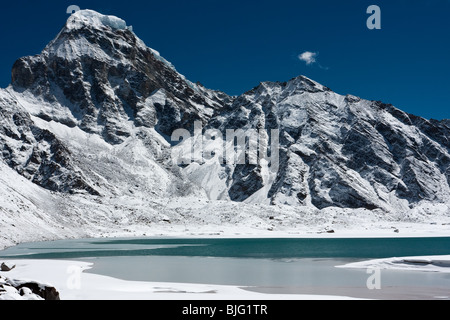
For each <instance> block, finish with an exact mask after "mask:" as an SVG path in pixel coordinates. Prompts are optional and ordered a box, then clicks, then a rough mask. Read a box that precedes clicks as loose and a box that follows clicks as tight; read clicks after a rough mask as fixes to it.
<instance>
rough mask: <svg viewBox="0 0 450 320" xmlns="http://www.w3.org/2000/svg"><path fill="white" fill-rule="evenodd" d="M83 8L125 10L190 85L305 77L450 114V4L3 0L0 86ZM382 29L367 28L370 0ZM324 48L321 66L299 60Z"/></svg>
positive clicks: (423, 112) (416, 109)
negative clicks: (19, 60)
mask: <svg viewBox="0 0 450 320" xmlns="http://www.w3.org/2000/svg"><path fill="white" fill-rule="evenodd" d="M72 4H75V5H78V6H80V7H81V8H82V9H93V10H96V11H99V12H101V13H104V14H112V15H116V16H119V17H121V18H123V19H124V20H126V21H127V24H128V25H133V27H134V31H135V33H136V34H137V35H138V36H139V37H140V38H141V39H142V40H144V41H145V43H146V44H147V45H148V46H150V47H152V48H154V49H155V50H158V51H159V52H160V53H161V55H162V56H163V57H165V58H166V59H167V60H169V61H171V62H172V63H173V64H174V65H175V67H176V68H177V70H178V71H179V72H181V73H182V74H184V75H185V76H186V77H187V78H188V79H189V80H191V81H194V82H196V81H200V82H201V83H203V84H204V85H205V86H206V87H208V88H212V89H219V90H222V91H225V92H226V93H228V94H233V95H238V94H241V93H243V92H245V91H247V90H250V89H251V88H253V87H254V86H256V85H258V83H259V82H261V81H287V80H289V79H291V78H293V77H295V76H298V75H300V74H302V75H305V76H307V77H309V78H312V79H314V80H316V81H318V82H320V83H321V84H323V85H325V86H328V87H329V88H331V89H332V90H334V91H336V92H338V93H340V94H348V93H350V94H354V95H357V96H360V97H362V98H366V99H372V100H381V101H383V102H386V103H392V104H394V105H395V106H396V107H398V108H400V109H402V110H404V111H406V112H410V113H413V114H416V115H420V116H423V117H425V118H435V119H443V118H450V60H449V58H450V0H429V1H417V0H390V1H385V0H370V1H366V0H346V1H335V0H334V1H332V0H315V1H302V0H296V1H287V0H278V1H274V0H271V1H266V0H257V1H253V0H251V1H250V0H240V1H237V0H227V1H223V0H221V1H219V0H190V1H186V0H168V1H152V0H147V1H142V0H140V1H134V0H128V1H116V0H108V1H106V0H105V1H103V0H100V1H95V0H94V1H80V0H72V1H64V0H63V1H62V0H58V1H45V2H37V1H24V0H16V1H9V2H4V3H2V9H1V12H0V21H1V30H2V48H1V50H0V86H1V87H6V86H7V85H8V84H9V82H10V73H11V66H12V65H13V63H14V61H15V60H16V59H17V58H19V57H21V56H25V55H34V54H37V53H39V52H41V50H42V49H43V48H44V47H45V45H46V44H47V43H48V42H49V41H50V40H52V39H53V38H54V37H55V36H56V34H57V33H58V32H59V30H60V29H61V28H62V26H63V25H64V23H65V21H66V20H67V18H68V15H67V14H66V8H67V7H68V6H69V5H72ZM372 4H375V5H378V6H379V7H380V8H381V19H382V22H381V23H382V29H381V30H369V29H368V28H367V27H366V21H367V19H368V17H369V15H368V14H367V13H366V10H367V7H368V6H369V5H372ZM305 51H310V52H315V53H317V56H316V60H317V62H316V63H313V64H310V65H307V64H306V63H305V62H303V61H300V60H299V59H298V55H299V54H301V53H302V52H305Z"/></svg>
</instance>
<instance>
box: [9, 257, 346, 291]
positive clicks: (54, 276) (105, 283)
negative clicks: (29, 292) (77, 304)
mask: <svg viewBox="0 0 450 320" xmlns="http://www.w3.org/2000/svg"><path fill="white" fill-rule="evenodd" d="M6 262H7V263H9V264H15V265H16V267H15V268H14V270H12V271H10V272H7V273H3V272H0V275H1V276H5V277H6V276H7V277H9V278H14V279H21V280H25V281H28V280H30V281H31V280H32V281H36V282H39V283H42V284H45V285H48V286H53V287H55V288H57V290H58V291H59V293H60V297H61V300H317V299H319V300H349V299H354V298H350V297H343V296H332V295H305V294H301V295H300V294H264V293H257V292H252V291H249V290H245V288H240V287H238V286H225V285H210V284H189V283H162V282H143V281H125V280H120V279H116V278H112V277H107V276H103V275H97V274H92V273H84V272H83V271H85V270H88V269H90V268H91V267H92V263H89V262H80V261H67V260H65V261H62V260H8V261H6ZM1 299H2V296H1V295H0V300H1ZM3 299H21V297H20V296H18V295H17V294H16V295H14V294H5V295H4V296H3Z"/></svg>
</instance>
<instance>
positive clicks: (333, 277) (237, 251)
mask: <svg viewBox="0 0 450 320" xmlns="http://www.w3.org/2000/svg"><path fill="white" fill-rule="evenodd" d="M424 255H450V238H441V237H440V238H358V239H353V238H352V239H340V238H327V239H322V238H320V239H316V238H313V239H303V238H284V239H271V238H262V239H218V238H213V239H191V238H187V239H181V238H123V239H122V238H120V239H119V238H118V239H83V240H61V241H51V242H40V243H25V244H21V245H18V246H16V247H12V248H9V249H6V250H4V251H0V259H55V260H62V259H64V260H66V259H67V260H80V261H86V262H92V263H93V264H94V265H93V267H92V269H90V270H88V271H86V272H90V273H96V274H101V275H107V276H111V277H115V278H119V279H124V280H133V281H153V282H177V283H201V284H218V285H235V286H240V287H248V289H249V290H254V291H259V292H270V293H317V294H335V295H350V296H358V297H367V298H393V299H394V298H408V299H409V298H411V299H450V274H446V273H435V272H419V271H403V270H402V271H400V270H382V273H381V284H382V289H383V290H377V291H373V290H372V291H371V290H368V289H367V286H366V282H367V279H368V277H369V276H370V274H368V273H367V272H366V270H362V269H345V268H336V266H338V265H344V264H347V263H351V262H356V261H362V260H368V259H377V258H389V257H404V256H424Z"/></svg>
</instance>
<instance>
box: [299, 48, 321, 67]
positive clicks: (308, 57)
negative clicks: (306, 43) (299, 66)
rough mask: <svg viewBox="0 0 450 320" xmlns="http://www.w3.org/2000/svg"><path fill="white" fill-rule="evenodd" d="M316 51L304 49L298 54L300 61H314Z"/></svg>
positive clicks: (311, 62) (307, 62)
mask: <svg viewBox="0 0 450 320" xmlns="http://www.w3.org/2000/svg"><path fill="white" fill-rule="evenodd" d="M316 57H317V52H310V51H305V52H303V53H302V54H300V55H299V56H298V58H299V59H300V60H301V61H304V62H306V64H307V65H311V64H313V63H316V62H317V61H316Z"/></svg>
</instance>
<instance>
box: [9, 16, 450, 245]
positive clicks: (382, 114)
mask: <svg viewBox="0 0 450 320" xmlns="http://www.w3.org/2000/svg"><path fill="white" fill-rule="evenodd" d="M0 110H1V113H0V150H1V151H2V154H1V163H2V164H1V166H0V169H1V172H2V177H3V179H2V180H3V181H2V182H4V184H5V185H4V186H2V187H3V188H4V189H5V190H3V191H4V192H5V194H6V195H7V196H5V197H2V199H1V200H2V202H0V217H3V216H5V217H9V218H8V219H6V218H5V217H3V218H2V219H1V220H2V221H0V224H1V225H2V226H1V228H2V230H4V229H5V230H6V229H8V230H10V229H11V224H13V223H12V222H11V221H12V220H14V219H13V218H12V216H15V217H16V220H18V221H19V220H20V219H21V217H28V218H27V219H28V220H29V219H31V218H29V215H30V214H31V215H32V216H33V217H35V218H36V217H41V223H40V224H37V225H42V226H43V227H42V228H43V229H42V228H41V229H39V228H38V229H39V230H41V231H42V230H49V229H48V228H50V227H49V226H50V225H51V226H52V227H51V228H50V229H51V230H52V231H51V232H50V233H51V234H53V235H55V236H57V235H58V234H59V235H60V236H69V235H74V234H75V235H81V234H83V232H87V233H89V231H88V230H91V229H92V228H91V227H92V226H93V225H95V224H98V223H100V224H103V226H97V227H96V228H97V229H96V230H97V231H98V230H100V229H102V228H104V229H108V228H114V226H117V225H119V226H121V227H122V228H125V226H127V225H128V224H132V223H134V224H135V225H146V226H148V227H149V228H150V229H151V223H158V222H161V221H163V222H168V221H170V222H178V223H179V224H183V223H186V221H188V222H189V223H194V224H195V223H198V224H201V223H211V224H217V225H221V224H222V223H223V222H224V221H228V222H229V221H235V222H236V223H237V222H240V223H241V224H242V223H249V224H250V225H252V226H255V227H256V226H262V227H263V228H266V227H267V225H269V227H270V223H269V222H267V221H266V219H268V217H271V218H272V219H271V220H274V219H273V217H274V216H277V214H281V212H287V215H288V216H289V217H290V218H289V221H290V224H291V226H294V225H295V223H296V221H297V222H300V221H301V222H302V223H305V219H304V216H305V215H306V213H305V212H316V213H322V214H323V216H325V217H326V215H327V214H328V213H329V211H327V208H342V210H341V211H340V212H344V211H345V212H347V211H346V210H348V209H355V210H356V211H355V212H360V211H361V210H363V211H364V212H375V214H376V216H377V217H379V218H382V217H392V216H393V215H396V214H399V215H401V216H402V217H403V216H408V218H409V219H415V218H418V216H420V214H417V212H419V211H420V210H419V209H418V208H424V207H427V206H430V205H431V206H438V207H439V208H440V209H439V212H441V213H442V214H443V215H444V216H449V215H450V210H448V205H449V203H450V186H449V185H450V141H449V139H450V121H449V120H442V121H435V120H430V121H429V120H426V119H423V118H420V117H417V116H414V115H410V114H406V113H404V112H402V111H400V110H399V109H396V108H394V107H393V106H392V105H387V104H383V103H381V102H378V101H368V100H364V99H361V98H358V97H355V96H351V95H347V96H342V95H339V94H337V93H335V92H333V91H331V90H330V89H329V88H327V87H324V86H322V85H321V84H318V83H317V82H315V81H313V80H310V79H308V78H306V77H303V76H299V77H297V78H294V79H291V80H290V81H288V82H283V83H280V82H264V83H261V84H260V85H259V86H257V87H256V88H254V89H252V90H251V91H248V92H246V93H244V94H242V95H241V96H238V97H232V96H229V95H227V94H225V93H223V92H220V91H214V90H209V89H206V88H205V87H203V86H202V85H200V84H194V83H192V82H190V81H189V80H187V79H186V78H185V77H184V76H183V75H181V74H179V73H178V72H177V71H176V69H175V68H174V66H173V65H172V64H170V63H169V62H168V61H166V60H165V59H164V58H163V57H161V56H160V54H159V53H158V52H157V51H155V50H153V49H151V48H149V47H147V46H146V45H145V44H144V43H143V41H141V40H140V39H139V38H138V37H137V36H136V35H135V34H134V33H133V31H132V28H131V27H128V26H127V24H126V22H125V21H123V20H122V19H120V18H117V17H113V16H104V15H102V14H99V13H97V12H94V11H91V10H82V11H78V12H76V13H75V14H73V15H72V16H70V18H69V19H68V21H67V23H66V25H65V26H64V28H63V29H62V30H61V32H60V33H59V34H58V35H57V37H56V38H55V39H54V40H53V41H52V42H50V43H49V44H48V45H47V47H46V48H45V49H44V50H43V51H42V52H41V53H40V54H38V55H36V56H33V57H24V58H21V59H19V60H17V62H16V63H15V64H14V66H13V69H12V82H11V85H10V86H9V87H8V88H7V89H1V90H0ZM195 123H200V124H201V125H202V128H203V129H204V130H203V131H200V132H199V131H198V130H195ZM177 129H186V130H188V131H189V132H190V133H191V134H192V135H191V137H190V138H189V139H186V140H183V141H182V142H180V143H178V144H177V143H175V142H173V141H172V140H171V135H172V133H173V132H174V131H175V130H177ZM206 129H216V130H219V131H220V132H223V134H224V135H225V132H226V130H230V129H233V130H239V129H242V130H250V129H257V130H260V131H262V132H267V133H270V132H271V130H278V132H279V152H278V150H275V149H274V150H271V148H270V147H269V148H268V149H269V151H270V152H271V153H274V152H278V153H277V154H278V155H279V161H278V162H279V163H278V165H277V166H273V165H271V164H270V162H269V161H264V160H259V161H258V162H257V163H256V164H249V163H247V164H230V163H225V164H221V163H219V162H218V161H216V160H217V159H216V158H213V159H208V160H205V161H202V162H198V161H197V162H192V163H191V162H189V163H186V164H184V165H177V164H176V163H175V159H174V158H173V155H174V154H180V153H183V152H184V153H186V152H187V153H188V154H189V153H190V151H191V150H192V148H196V147H199V144H201V146H200V148H199V150H209V149H214V148H216V147H218V144H219V143H220V142H221V140H213V139H209V140H205V139H204V136H202V135H200V134H201V133H204V132H205V130H206ZM199 133H200V134H199ZM239 138H242V137H237V139H239ZM244 138H245V137H244ZM272 141H273V137H270V136H269V135H268V134H267V135H265V136H261V137H260V143H263V144H265V145H267V146H270V145H271V142H272ZM226 148H227V149H230V148H232V149H234V143H227V144H226ZM272 148H273V147H272ZM240 152H244V151H242V150H241V151H240ZM14 171H15V172H14ZM15 175H17V177H16V176H15ZM19 175H20V176H19ZM22 185H23V188H22V187H21V186H22ZM20 189H23V190H28V191H29V192H30V193H33V194H30V193H25V194H24V193H23V191H22V193H20V192H21V191H20ZM18 193H20V194H18ZM10 196H11V197H12V198H13V199H16V202H14V201H13V202H14V205H13V206H15V207H14V209H7V208H9V207H10V206H11V205H12V204H11V202H9V203H8V201H9V200H8V198H9V197H10ZM36 199H40V200H39V201H38V200H36ZM177 201H179V203H178V204H175V203H177ZM26 203H27V204H26ZM198 203H201V204H202V205H201V206H200V207H199V206H198ZM7 204H8V205H7ZM262 207H264V208H262ZM255 208H257V209H255ZM281 208H283V209H281ZM287 208H288V209H287ZM8 210H9V211H8ZM417 210H419V211H417ZM46 211H47V212H46ZM86 211H87V212H86ZM13 212H14V213H13ZM88 212H90V213H89V214H88ZM243 212H245V213H246V216H245V217H246V218H242V216H241V214H242V213H243ZM420 212H422V211H420ZM409 213H411V214H409ZM414 213H416V214H417V215H416V216H414ZM206 214H208V216H207V217H206V216H205V215H206ZM48 215H50V216H51V217H48ZM300 216H301V217H300ZM413 216H414V217H413ZM63 217H66V218H63ZM238 217H240V218H239V219H238ZM252 217H253V218H255V217H257V218H255V219H256V220H255V219H253V218H252ZM310 218H311V219H313V218H312V217H310ZM11 219H12V220H11ZM33 219H34V218H33ZM36 219H38V220H39V218H36ZM28 220H27V221H28ZM205 220H207V222H205ZM58 221H59V223H60V224H59V225H58ZM208 221H209V222H208ZM19 224H20V223H19ZM83 226H85V227H84V231H83ZM88 226H89V227H88ZM46 228H47V229H46ZM90 228H91V229H90ZM98 228H100V229H98ZM41 231H39V232H41ZM25 232H30V228H27V229H26V230H25V231H22V235H20V236H13V235H12V234H14V233H13V232H10V233H8V234H9V237H12V238H15V239H12V240H11V239H10V238H8V237H5V236H3V238H4V239H6V240H7V239H10V240H11V241H14V240H20V241H22V240H23V239H25V238H26V237H25V238H24V237H23V233H25ZM36 232H38V231H36ZM42 232H43V231H42ZM44 233H45V232H44ZM19 234H20V232H19ZM30 237H31V236H30ZM6 240H5V241H6Z"/></svg>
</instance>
